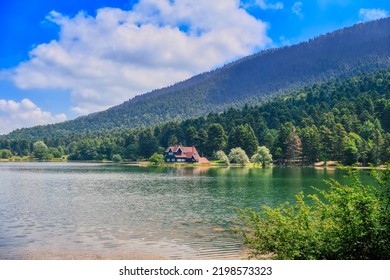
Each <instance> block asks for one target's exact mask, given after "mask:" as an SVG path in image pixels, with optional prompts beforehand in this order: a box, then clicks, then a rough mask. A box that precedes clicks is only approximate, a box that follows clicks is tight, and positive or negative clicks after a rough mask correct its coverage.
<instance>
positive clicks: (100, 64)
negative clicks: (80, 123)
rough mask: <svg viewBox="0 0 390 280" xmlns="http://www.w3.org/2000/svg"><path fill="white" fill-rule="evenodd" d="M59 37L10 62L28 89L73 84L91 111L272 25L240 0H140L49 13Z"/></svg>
mask: <svg viewBox="0 0 390 280" xmlns="http://www.w3.org/2000/svg"><path fill="white" fill-rule="evenodd" d="M48 19H49V20H50V21H52V22H54V23H56V24H58V25H59V26H60V28H61V31H60V38H59V40H56V41H51V42H49V43H47V44H41V45H38V46H37V47H36V48H34V49H33V50H32V51H31V53H30V60H28V61H26V62H23V63H21V64H20V65H19V66H18V67H16V68H15V69H13V72H12V74H13V80H14V82H15V84H16V85H17V86H18V87H20V88H24V89H29V88H54V89H66V90H70V91H71V95H72V102H73V103H72V104H73V108H72V110H73V111H74V112H76V113H77V114H86V113H90V112H94V111H98V110H103V109H106V108H108V107H110V106H113V105H116V104H119V103H121V102H123V101H125V100H128V99H129V98H132V97H134V96H135V95H137V94H141V93H144V92H147V91H150V90H153V89H156V88H160V87H163V86H167V85H170V84H172V83H175V82H178V81H181V80H183V79H186V78H189V77H191V76H193V75H194V74H197V73H200V72H203V71H208V70H210V69H212V68H215V67H217V66H219V65H222V64H224V63H226V62H227V61H229V60H233V59H235V58H238V57H241V56H245V55H248V54H251V53H253V52H254V51H255V50H258V49H261V48H264V47H265V46H266V45H267V44H270V43H271V40H270V38H268V36H267V35H266V31H267V24H265V23H263V22H262V21H260V20H257V19H256V18H254V17H252V16H251V15H249V14H248V13H247V12H246V11H245V10H244V9H242V8H240V7H239V1H236V0H216V1H209V0H198V1H192V0H182V1H174V2H173V1H169V0H140V1H139V3H138V4H136V5H135V6H134V7H133V9H132V10H131V11H123V10H120V9H116V8H104V9H100V10H98V11H97V15H96V17H92V16H89V15H86V14H84V13H79V14H78V15H76V16H75V17H73V18H69V17H66V16H63V15H61V14H59V13H57V12H54V11H53V12H51V13H50V14H49V16H48Z"/></svg>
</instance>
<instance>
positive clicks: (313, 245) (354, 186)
mask: <svg viewBox="0 0 390 280" xmlns="http://www.w3.org/2000/svg"><path fill="white" fill-rule="evenodd" d="M389 174H390V172H389V169H387V170H385V171H374V172H373V173H372V175H373V176H374V177H375V178H376V181H377V184H376V185H375V186H364V185H363V184H362V183H361V182H360V180H359V179H358V177H357V174H356V171H351V170H349V176H350V177H351V178H352V183H351V184H349V185H341V184H340V183H339V182H337V181H335V180H330V181H328V182H327V183H328V184H329V185H330V190H329V191H319V192H320V195H321V196H322V197H321V199H320V197H319V196H317V195H310V196H309V198H310V199H311V203H307V202H305V200H304V194H303V193H302V192H301V193H299V194H298V195H297V196H296V202H295V203H294V204H289V203H284V204H282V205H279V206H277V207H275V208H271V207H268V206H265V207H264V208H263V209H262V210H261V211H260V212H255V211H253V210H251V209H246V210H240V212H241V215H242V218H243V220H244V223H245V225H244V227H243V230H241V233H242V234H243V236H244V243H245V244H247V245H248V247H249V250H250V253H251V255H250V257H251V258H261V257H262V256H264V255H270V254H271V255H272V256H273V258H275V259H304V260H310V259H317V260H321V259H341V260H350V259H389V258H390V242H389V240H390V234H389V231H390V209H389V208H390V206H389V204H390V203H389V202H390V195H389V182H390V179H389V178H390V175H389Z"/></svg>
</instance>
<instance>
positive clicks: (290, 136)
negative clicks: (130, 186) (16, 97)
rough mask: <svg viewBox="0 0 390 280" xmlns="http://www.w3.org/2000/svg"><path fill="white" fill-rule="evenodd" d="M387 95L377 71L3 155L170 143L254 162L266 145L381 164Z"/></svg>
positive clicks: (301, 158)
mask: <svg viewBox="0 0 390 280" xmlns="http://www.w3.org/2000/svg"><path fill="white" fill-rule="evenodd" d="M389 97H390V71H379V72H375V73H372V74H361V75H357V76H354V77H351V78H345V79H336V80H334V81H331V82H327V83H322V84H315V85H313V86H311V87H304V88H302V89H301V90H298V91H295V92H294V93H289V94H285V95H282V96H279V97H277V98H274V99H273V100H270V101H267V102H265V103H263V104H261V105H254V104H251V103H248V104H246V105H245V106H244V107H243V108H242V109H237V108H230V109H228V110H226V111H224V112H222V113H209V114H208V115H207V116H204V117H198V118H193V119H188V120H185V121H180V122H179V121H171V122H168V123H164V124H159V125H156V126H153V127H144V128H135V129H130V128H116V129H111V130H100V131H94V132H85V133H76V132H74V133H69V134H67V135H66V136H63V135H61V133H60V132H59V133H58V134H56V133H55V132H53V133H52V134H51V135H48V136H46V137H43V138H38V137H29V138H21V137H10V136H8V137H1V138H0V150H1V151H0V156H3V154H4V156H5V157H9V156H11V155H20V156H28V155H30V156H31V155H33V156H34V145H35V144H36V143H37V141H41V142H43V144H44V145H45V146H46V147H47V149H44V150H45V151H46V153H44V155H43V158H45V157H49V158H50V157H62V156H64V155H68V159H70V160H103V159H106V160H111V159H113V157H114V156H116V158H118V156H120V158H121V159H124V160H129V161H135V160H140V159H148V158H149V157H150V156H152V155H153V154H154V153H158V154H162V153H163V152H164V151H165V149H166V147H168V146H172V145H186V146H192V145H194V146H196V147H197V149H198V151H199V152H200V153H201V155H202V154H203V155H204V156H207V157H209V158H215V157H216V153H217V152H218V151H223V152H225V153H229V152H230V151H231V149H233V148H238V147H240V148H241V149H242V150H244V151H245V153H246V154H247V156H248V158H251V157H253V156H254V155H255V154H256V153H257V151H258V147H259V146H264V147H266V148H268V149H269V150H270V152H271V154H272V155H273V160H274V161H276V162H278V163H280V164H312V163H314V162H317V161H326V160H336V161H339V162H342V163H344V164H347V165H351V164H355V163H359V164H361V165H368V164H369V163H372V164H375V165H378V164H382V163H384V162H387V161H389V159H390V150H389V147H390V145H389V144H390V133H389V132H390V98H389ZM172 109H174V108H172ZM57 135H58V136H57ZM41 144H42V143H41Z"/></svg>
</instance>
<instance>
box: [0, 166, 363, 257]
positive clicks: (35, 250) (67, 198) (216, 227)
mask: <svg viewBox="0 0 390 280" xmlns="http://www.w3.org/2000/svg"><path fill="white" fill-rule="evenodd" d="M343 175H344V172H343V171H341V170H326V169H315V168H281V167H273V168H267V169H261V168H239V167H230V168H224V167H212V168H208V167H198V168H191V167H182V168H174V167H142V166H129V165H122V164H97V163H39V162H27V163H13V162H2V163H0V259H99V258H102V259H240V258H242V256H243V255H242V240H241V238H240V237H239V236H237V235H236V234H235V233H234V232H233V231H232V230H231V227H232V225H234V224H235V223H236V222H237V211H236V210H235V208H236V207H241V208H247V207H251V208H254V209H260V207H261V205H263V204H267V205H271V206H274V205H276V204H280V203H282V202H284V201H286V200H289V201H293V200H294V195H295V194H297V193H298V192H300V191H304V192H305V193H315V192H316V191H315V190H314V189H313V188H311V186H316V187H318V188H320V189H324V188H327V186H326V185H325V184H324V182H323V180H324V179H329V178H335V179H337V180H341V181H345V180H346V179H345V178H343ZM362 178H363V180H365V178H367V179H368V175H367V174H362Z"/></svg>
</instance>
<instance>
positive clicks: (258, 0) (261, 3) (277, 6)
mask: <svg viewBox="0 0 390 280" xmlns="http://www.w3.org/2000/svg"><path fill="white" fill-rule="evenodd" d="M268 2H269V1H267V0H251V1H249V2H244V3H243V4H242V5H243V6H244V7H246V8H248V7H253V6H256V7H259V8H260V9H262V10H281V9H283V7H284V5H283V3H282V2H276V3H268Z"/></svg>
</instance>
